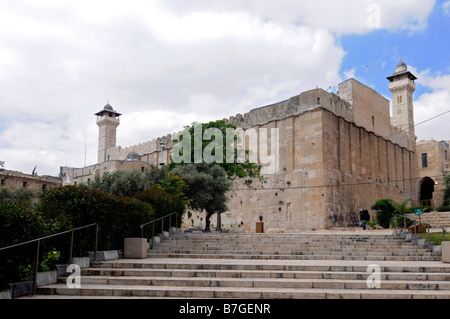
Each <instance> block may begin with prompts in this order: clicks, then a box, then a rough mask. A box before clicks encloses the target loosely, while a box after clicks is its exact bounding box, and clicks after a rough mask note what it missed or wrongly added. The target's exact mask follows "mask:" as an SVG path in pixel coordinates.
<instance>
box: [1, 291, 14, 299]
mask: <svg viewBox="0 0 450 319" xmlns="http://www.w3.org/2000/svg"><path fill="white" fill-rule="evenodd" d="M1 299H12V296H11V290H9V289H7V290H4V291H0V300H1Z"/></svg>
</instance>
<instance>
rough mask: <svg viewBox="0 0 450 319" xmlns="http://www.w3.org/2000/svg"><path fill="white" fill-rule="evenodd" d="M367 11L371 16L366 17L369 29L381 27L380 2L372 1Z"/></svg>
mask: <svg viewBox="0 0 450 319" xmlns="http://www.w3.org/2000/svg"><path fill="white" fill-rule="evenodd" d="M366 12H367V13H369V16H368V17H367V19H366V25H367V27H368V28H369V29H379V28H381V7H380V6H379V5H378V4H375V3H372V4H370V5H369V6H367V9H366Z"/></svg>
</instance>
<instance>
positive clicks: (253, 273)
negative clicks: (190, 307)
mask: <svg viewBox="0 0 450 319" xmlns="http://www.w3.org/2000/svg"><path fill="white" fill-rule="evenodd" d="M81 275H82V276H106V277H112V276H116V277H119V276H123V277H127V276H131V277H174V278H177V277H189V278H190V277H200V278H204V277H208V278H209V277H216V278H221V277H229V278H284V279H288V278H295V279H340V280H366V279H367V277H368V276H369V275H370V274H369V273H367V272H365V271H364V272H363V271H285V270H278V271H277V270H217V269H214V270H211V269H196V270H188V269H164V268H161V269H117V268H86V269H82V270H81ZM380 279H381V280H406V281H420V280H421V281H447V282H450V273H420V272H389V273H386V272H383V273H381V274H380Z"/></svg>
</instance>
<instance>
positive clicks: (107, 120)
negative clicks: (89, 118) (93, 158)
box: [95, 102, 122, 164]
mask: <svg viewBox="0 0 450 319" xmlns="http://www.w3.org/2000/svg"><path fill="white" fill-rule="evenodd" d="M95 115H97V125H98V127H99V131H98V163H99V164H100V163H103V162H104V161H106V160H107V159H106V151H107V150H108V149H110V148H113V147H115V146H116V129H117V126H119V124H120V121H119V116H120V115H122V114H120V113H118V112H116V111H114V110H113V108H112V106H111V105H110V104H109V102H108V104H106V105H105V107H104V108H103V110H101V111H99V112H97V113H95Z"/></svg>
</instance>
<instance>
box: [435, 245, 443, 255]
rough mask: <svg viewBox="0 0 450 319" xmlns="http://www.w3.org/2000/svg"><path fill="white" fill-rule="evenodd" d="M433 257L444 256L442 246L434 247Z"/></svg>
mask: <svg viewBox="0 0 450 319" xmlns="http://www.w3.org/2000/svg"><path fill="white" fill-rule="evenodd" d="M433 255H435V256H441V255H442V246H436V245H435V246H433Z"/></svg>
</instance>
